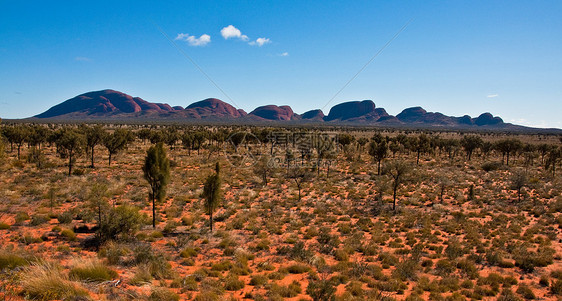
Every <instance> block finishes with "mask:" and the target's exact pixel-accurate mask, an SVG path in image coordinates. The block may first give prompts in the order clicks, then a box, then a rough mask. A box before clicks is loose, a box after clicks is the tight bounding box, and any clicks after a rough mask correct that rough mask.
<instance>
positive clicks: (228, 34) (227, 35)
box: [221, 25, 250, 41]
mask: <svg viewBox="0 0 562 301" xmlns="http://www.w3.org/2000/svg"><path fill="white" fill-rule="evenodd" d="M221 35H222V37H223V38H224V39H225V40H228V39H231V38H237V39H240V40H242V41H248V40H249V39H250V38H248V36H247V35H244V34H242V32H241V31H240V29H238V28H236V27H234V26H233V25H228V26H227V27H225V28H223V29H221Z"/></svg>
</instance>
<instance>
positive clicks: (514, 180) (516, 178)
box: [511, 171, 529, 202]
mask: <svg viewBox="0 0 562 301" xmlns="http://www.w3.org/2000/svg"><path fill="white" fill-rule="evenodd" d="M528 182H529V178H528V177H527V173H526V172H524V171H517V172H515V173H514V174H513V176H512V177H511V189H513V190H516V191H517V201H518V202H521V189H523V187H525V186H527V183H528Z"/></svg>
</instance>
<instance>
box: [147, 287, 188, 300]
mask: <svg viewBox="0 0 562 301" xmlns="http://www.w3.org/2000/svg"><path fill="white" fill-rule="evenodd" d="M148 300H149V301H179V300H180V296H179V295H178V294H176V293H174V292H172V291H171V290H169V289H167V288H163V287H152V290H151V291H150V296H149V297H148Z"/></svg>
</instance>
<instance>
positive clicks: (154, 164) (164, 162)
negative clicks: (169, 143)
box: [142, 142, 170, 228]
mask: <svg viewBox="0 0 562 301" xmlns="http://www.w3.org/2000/svg"><path fill="white" fill-rule="evenodd" d="M142 171H143V173H144V178H145V179H146V180H147V181H148V184H149V185H150V191H149V194H148V196H149V198H150V199H151V201H152V227H153V228H156V200H158V201H159V202H161V201H163V200H164V198H165V196H166V186H167V185H168V182H169V180H170V160H169V159H168V155H167V154H166V150H165V149H164V145H163V143H162V142H160V143H158V144H156V145H153V146H151V147H150V148H149V149H148V151H147V152H146V158H145V160H144V165H143V167H142Z"/></svg>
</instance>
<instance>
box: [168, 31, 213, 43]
mask: <svg viewBox="0 0 562 301" xmlns="http://www.w3.org/2000/svg"><path fill="white" fill-rule="evenodd" d="M174 40H180V41H185V42H187V43H188V44H189V46H205V45H207V44H209V43H211V36H210V35H208V34H202V35H201V36H200V37H199V38H196V37H195V36H191V35H189V34H188V33H178V35H177V37H176V38H175V39H174Z"/></svg>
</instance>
